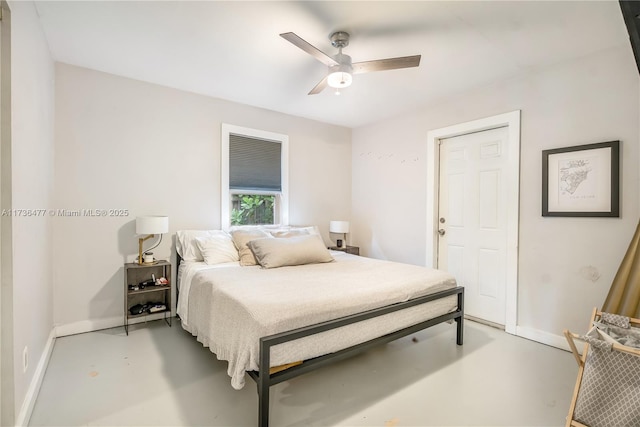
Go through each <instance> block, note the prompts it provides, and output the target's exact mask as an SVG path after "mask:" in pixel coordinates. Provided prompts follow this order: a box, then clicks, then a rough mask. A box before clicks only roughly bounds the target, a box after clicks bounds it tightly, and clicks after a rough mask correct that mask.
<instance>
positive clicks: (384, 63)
mask: <svg viewBox="0 0 640 427" xmlns="http://www.w3.org/2000/svg"><path fill="white" fill-rule="evenodd" d="M420 58H421V55H413V56H401V57H399V58H387V59H377V60H375V61H364V62H356V63H355V64H353V74H361V73H370V72H372V71H384V70H395V69H398V68H410V67H417V66H418V65H420Z"/></svg>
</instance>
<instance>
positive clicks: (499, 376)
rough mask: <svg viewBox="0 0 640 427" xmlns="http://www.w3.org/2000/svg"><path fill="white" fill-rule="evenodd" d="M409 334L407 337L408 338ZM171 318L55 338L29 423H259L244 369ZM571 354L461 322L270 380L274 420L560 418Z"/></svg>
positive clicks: (532, 421) (367, 422)
mask: <svg viewBox="0 0 640 427" xmlns="http://www.w3.org/2000/svg"><path fill="white" fill-rule="evenodd" d="M412 338H415V341H414V340H412ZM226 369H227V363H226V362H221V361H218V360H217V359H216V357H215V355H213V354H212V353H211V352H209V350H208V349H206V348H203V347H202V345H201V344H200V343H198V342H197V341H196V340H195V338H193V337H192V336H191V334H189V333H187V332H185V331H183V330H182V329H181V327H180V326H179V321H177V320H175V321H174V322H173V327H171V328H170V327H169V326H167V324H165V323H164V322H163V321H155V322H149V323H147V324H146V325H145V324H141V325H136V326H133V327H131V329H130V334H129V336H126V335H125V333H124V329H123V328H115V329H108V330H104V331H98V332H92V333H87V334H81V335H75V336H70V337H63V338H59V339H57V340H56V343H55V347H54V349H53V353H52V356H51V361H50V364H49V367H48V369H47V372H46V375H45V378H44V381H43V384H42V388H41V390H40V394H39V396H38V399H37V402H36V405H35V408H34V411H33V414H32V416H31V422H30V425H31V426H87V425H91V426H255V425H257V422H256V420H257V401H258V399H257V393H256V387H255V385H254V383H253V381H252V380H251V379H250V378H248V377H247V385H246V386H245V388H244V389H242V390H240V391H236V390H234V389H232V388H231V385H230V378H229V377H228V376H227V374H226ZM577 371H578V369H577V366H576V363H575V361H574V360H573V357H572V356H571V354H570V353H567V352H565V351H562V350H558V349H555V348H552V347H548V346H545V345H541V344H538V343H535V342H532V341H528V340H525V339H522V338H518V337H514V336H511V335H508V334H506V333H504V332H502V331H499V330H497V329H493V328H491V327H488V326H485V325H481V324H478V323H474V322H470V321H467V322H465V344H464V346H462V347H459V346H456V345H455V325H448V324H443V325H437V326H435V327H433V328H431V329H429V330H426V331H422V332H420V333H417V334H414V335H412V336H409V337H406V338H402V339H400V340H397V341H394V342H393V343H390V344H387V345H382V346H380V347H377V348H375V349H373V350H371V351H368V352H366V353H363V354H360V355H358V356H355V357H353V358H351V359H348V360H345V361H342V362H338V363H336V364H334V365H331V366H328V367H325V368H322V369H320V370H317V371H315V372H312V373H309V374H307V375H303V376H301V377H298V378H295V379H293V380H291V381H288V382H284V383H282V384H279V385H277V386H274V387H272V389H271V394H272V399H271V426H277V427H279V426H563V425H564V420H565V417H566V415H567V412H568V408H569V403H570V400H571V394H572V392H573V386H574V384H575V379H576V375H577Z"/></svg>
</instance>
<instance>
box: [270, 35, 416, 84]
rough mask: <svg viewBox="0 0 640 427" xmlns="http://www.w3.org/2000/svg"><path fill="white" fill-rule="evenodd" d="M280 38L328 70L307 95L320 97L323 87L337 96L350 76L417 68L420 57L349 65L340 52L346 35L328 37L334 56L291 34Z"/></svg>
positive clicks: (349, 59)
mask: <svg viewBox="0 0 640 427" xmlns="http://www.w3.org/2000/svg"><path fill="white" fill-rule="evenodd" d="M280 37H282V38H284V39H285V40H287V41H289V42H291V43H293V44H294V45H295V46H297V47H299V48H300V49H302V50H304V51H305V52H307V53H308V54H309V55H311V56H313V57H314V58H316V59H317V60H318V61H320V62H322V63H323V64H325V65H326V66H327V67H328V68H329V69H328V72H327V75H326V76H325V77H324V78H323V79H322V80H320V83H318V84H317V85H316V86H315V87H314V88H313V89H311V92H309V95H315V94H317V93H320V92H322V90H324V88H326V87H327V86H329V87H333V88H335V89H336V93H337V94H339V93H340V92H339V90H340V89H342V88H345V87H347V86H349V85H351V82H352V80H353V74H360V73H369V72H371V71H384V70H395V69H398V68H410V67H417V66H418V65H420V57H421V55H413V56H402V57H398V58H387V59H377V60H374V61H364V62H356V63H352V62H351V57H350V56H349V55H345V54H343V53H342V49H343V48H345V47H347V46H348V45H349V33H346V32H344V31H336V32H335V33H333V34H331V36H329V40H331V44H332V45H333V46H334V47H337V48H338V53H337V54H336V55H334V56H329V55H327V54H326V53H324V52H322V51H321V50H320V49H318V48H316V47H315V46H313V45H311V44H310V43H308V42H307V41H305V40H303V39H302V38H301V37H300V36H298V35H296V34H295V33H282V34H280Z"/></svg>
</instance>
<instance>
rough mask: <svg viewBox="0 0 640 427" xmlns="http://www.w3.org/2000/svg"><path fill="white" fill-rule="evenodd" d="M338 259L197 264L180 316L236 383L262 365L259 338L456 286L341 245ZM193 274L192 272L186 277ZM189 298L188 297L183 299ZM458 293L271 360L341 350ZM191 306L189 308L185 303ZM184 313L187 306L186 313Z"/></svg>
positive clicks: (439, 274)
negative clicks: (291, 264) (345, 249)
mask: <svg viewBox="0 0 640 427" xmlns="http://www.w3.org/2000/svg"><path fill="white" fill-rule="evenodd" d="M332 255H333V256H334V258H335V259H336V261H335V262H331V263H326V264H311V265H303V266H295V267H281V268H275V269H262V268H260V267H259V266H254V267H239V266H238V267H235V266H232V265H225V267H229V268H208V269H207V268H204V267H200V268H197V269H196V271H194V272H191V273H189V274H183V275H182V276H183V277H182V279H183V283H182V284H181V285H180V299H181V300H182V301H179V302H178V306H179V307H182V309H181V310H182V314H181V321H182V326H183V328H184V329H185V330H187V331H189V332H191V333H192V334H193V335H194V336H196V337H197V339H198V341H200V342H201V343H202V344H204V345H205V346H207V347H209V348H210V349H211V351H212V352H213V353H215V354H216V356H217V357H218V359H220V360H227V361H228V362H229V367H228V371H227V372H228V374H229V376H230V377H231V384H232V386H233V387H234V388H236V389H240V388H242V387H243V386H244V382H245V381H244V380H245V377H244V374H245V371H250V370H257V369H258V364H259V339H260V338H261V337H263V336H267V335H272V334H275V333H279V332H283V331H288V330H291V329H295V328H299V327H302V326H307V325H312V324H315V323H319V322H322V321H326V320H331V319H335V318H338V317H342V316H346V315H349V314H353V313H358V312H362V311H366V310H369V309H372V308H377V307H382V306H385V305H388V304H392V303H397V302H401V301H407V300H409V299H412V298H415V297H418V296H422V295H426V294H429V293H433V292H437V291H441V290H444V289H449V288H452V287H455V286H456V282H455V279H454V278H453V277H452V276H451V275H449V274H448V273H445V272H443V271H439V270H432V269H428V268H425V267H419V266H414V265H408V264H400V263H394V262H389V261H381V260H374V259H369V258H363V257H358V256H353V255H348V254H345V253H342V252H339V253H337V252H336V253H332ZM186 279H191V280H189V283H188V284H187V280H186ZM183 298H188V299H187V300H184V299H183ZM456 306H457V298H456V296H455V295H454V296H451V297H447V298H442V299H439V300H436V301H432V302H430V303H428V304H423V305H419V306H416V307H412V308H410V309H406V310H401V311H399V312H395V313H391V314H387V315H385V316H381V317H377V318H374V319H369V320H367V321H364V322H359V323H357V324H353V325H349V326H345V327H342V328H340V329H336V330H331V331H327V332H323V333H321V334H317V335H314V336H310V337H305V338H303V339H300V340H297V341H294V342H289V343H284V344H280V345H278V346H275V347H273V348H272V350H271V366H278V365H282V364H285V363H290V362H295V361H299V360H306V359H309V358H311V357H317V356H320V355H323V354H328V353H331V352H335V351H338V350H341V349H343V348H346V347H349V346H352V345H355V344H358V343H361V342H365V341H367V340H370V339H373V338H376V337H378V336H382V335H385V334H387V333H390V332H393V331H396V330H399V329H402V328H404V327H407V326H410V325H412V324H415V323H418V322H419V321H422V320H426V319H430V318H433V317H436V316H440V315H442V314H445V313H448V312H451V311H453V310H455V308H456ZM185 307H186V311H185ZM179 314H180V313H179Z"/></svg>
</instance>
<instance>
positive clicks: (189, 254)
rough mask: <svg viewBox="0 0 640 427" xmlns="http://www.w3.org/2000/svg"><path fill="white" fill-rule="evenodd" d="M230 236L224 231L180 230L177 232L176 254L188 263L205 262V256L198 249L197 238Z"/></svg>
mask: <svg viewBox="0 0 640 427" xmlns="http://www.w3.org/2000/svg"><path fill="white" fill-rule="evenodd" d="M220 235H225V236H228V234H227V233H225V232H224V231H222V230H179V231H177V232H176V252H178V255H180V256H181V257H182V259H183V260H184V261H186V262H199V261H204V256H203V255H202V252H200V248H198V244H197V242H196V238H197V237H207V236H220Z"/></svg>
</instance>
